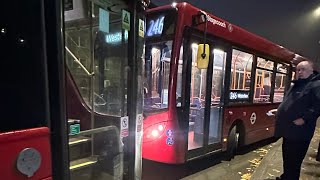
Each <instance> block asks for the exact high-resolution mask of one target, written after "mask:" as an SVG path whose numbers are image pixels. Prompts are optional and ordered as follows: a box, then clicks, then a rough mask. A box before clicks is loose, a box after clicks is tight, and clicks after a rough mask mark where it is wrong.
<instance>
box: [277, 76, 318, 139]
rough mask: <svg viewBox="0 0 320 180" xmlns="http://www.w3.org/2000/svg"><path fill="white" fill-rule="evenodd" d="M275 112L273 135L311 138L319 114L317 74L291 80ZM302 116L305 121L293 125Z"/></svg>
mask: <svg viewBox="0 0 320 180" xmlns="http://www.w3.org/2000/svg"><path fill="white" fill-rule="evenodd" d="M293 84H294V85H293V86H291V87H290V89H289V91H288V92H287V94H286V96H285V97H284V100H283V102H282V103H281V104H280V106H279V107H278V111H277V114H276V129H275V137H284V138H288V139H291V140H302V141H308V140H310V139H311V138H312V136H313V133H314V130H315V127H316V121H317V118H318V117H319V115H320V80H319V75H311V76H310V77H309V78H307V79H299V80H294V81H293ZM298 118H302V119H303V120H304V121H305V123H304V124H303V125H301V126H299V125H295V124H294V122H293V121H294V120H296V119H298Z"/></svg>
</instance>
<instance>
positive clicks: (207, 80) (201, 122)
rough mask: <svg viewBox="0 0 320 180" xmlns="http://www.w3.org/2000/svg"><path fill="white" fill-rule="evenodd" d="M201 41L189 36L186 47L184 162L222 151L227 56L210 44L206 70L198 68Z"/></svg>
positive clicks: (221, 49)
mask: <svg viewBox="0 0 320 180" xmlns="http://www.w3.org/2000/svg"><path fill="white" fill-rule="evenodd" d="M200 43H202V41H201V39H199V38H197V37H196V36H192V37H191V38H190V40H189V41H188V45H187V46H186V51H185V52H186V53H187V54H189V55H188V56H186V57H188V58H187V59H184V63H187V66H186V67H187V69H186V73H185V74H186V76H187V77H185V78H186V79H187V82H188V81H189V83H186V88H185V89H186V92H185V95H186V96H185V99H186V102H187V101H189V102H188V103H186V105H185V108H186V112H189V113H186V115H185V116H188V117H185V118H184V119H185V120H188V121H189V123H188V124H189V129H188V135H187V137H188V154H187V159H190V158H195V157H198V156H202V155H205V154H208V153H211V152H215V151H219V150H220V149H221V147H222V145H221V142H222V136H221V135H222V131H221V130H222V118H223V117H222V114H223V102H224V101H223V99H224V94H223V89H224V74H225V64H226V57H227V53H226V50H225V48H223V46H219V45H218V44H217V43H215V41H212V42H209V43H208V44H209V45H210V50H209V51H210V57H209V66H208V68H207V69H199V68H198V67H197V59H196V57H197V52H198V45H199V44H200Z"/></svg>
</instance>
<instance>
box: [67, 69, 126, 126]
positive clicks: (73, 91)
mask: <svg viewBox="0 0 320 180" xmlns="http://www.w3.org/2000/svg"><path fill="white" fill-rule="evenodd" d="M66 95H67V102H66V103H67V118H68V119H77V120H80V128H81V131H83V130H88V129H91V109H90V107H88V106H87V104H86V103H85V102H84V100H83V98H82V97H81V94H80V92H79V89H78V87H77V85H76V84H75V81H74V80H73V78H72V75H71V73H70V71H69V70H67V72H66ZM94 124H95V127H102V126H108V125H114V126H116V127H118V128H120V117H119V116H111V115H106V114H99V113H97V112H95V113H94Z"/></svg>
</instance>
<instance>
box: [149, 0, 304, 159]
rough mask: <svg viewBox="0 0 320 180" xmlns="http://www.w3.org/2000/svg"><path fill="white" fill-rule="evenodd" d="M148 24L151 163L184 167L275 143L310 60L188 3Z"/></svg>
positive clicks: (155, 13)
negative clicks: (283, 108)
mask: <svg viewBox="0 0 320 180" xmlns="http://www.w3.org/2000/svg"><path fill="white" fill-rule="evenodd" d="M146 23H147V28H146V48H145V81H144V89H145V97H144V115H145V119H144V122H143V123H144V124H143V126H144V127H143V128H144V135H143V158H145V159H149V160H153V161H157V162H163V163H169V164H179V163H184V162H186V161H188V160H191V159H194V158H198V157H201V156H205V155H208V154H211V153H216V152H222V151H227V152H228V154H230V155H233V154H234V152H235V151H236V149H237V148H238V147H239V146H244V145H248V144H252V143H254V142H258V141H260V140H263V139H266V138H270V137H273V134H274V125H275V110H276V108H277V107H278V105H279V103H280V102H281V101H282V99H283V97H284V94H285V92H286V89H287V88H288V86H289V84H290V80H291V77H292V68H293V66H292V62H293V61H301V60H304V59H305V58H303V57H301V56H299V55H297V54H295V53H294V52H292V51H290V50H288V49H286V48H284V47H282V46H280V45H277V44H275V43H272V42H270V41H268V40H266V39H264V38H262V37H260V36H257V35H255V34H253V33H250V32H248V31H246V30H244V29H242V28H240V27H238V26H236V25H233V24H231V23H229V22H227V21H225V20H223V19H221V18H218V17H216V16H214V15H211V14H208V13H206V12H204V11H202V10H200V9H198V8H196V7H194V6H192V5H190V4H188V3H178V4H177V3H174V4H172V5H167V6H163V7H157V8H154V9H151V10H150V11H148V13H147V21H146Z"/></svg>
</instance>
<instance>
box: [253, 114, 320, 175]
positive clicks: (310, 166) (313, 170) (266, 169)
mask: <svg viewBox="0 0 320 180" xmlns="http://www.w3.org/2000/svg"><path fill="white" fill-rule="evenodd" d="M319 141H320V119H318V123H317V127H316V131H315V133H314V136H313V138H312V140H311V143H310V146H309V149H308V152H307V154H306V156H305V158H304V160H303V163H302V166H301V173H300V180H320V162H318V161H316V155H317V152H318V146H319ZM281 145H282V139H279V140H278V141H276V142H275V143H273V144H272V148H271V149H270V150H269V151H268V153H267V154H266V155H265V156H264V157H263V159H262V160H261V162H260V164H259V166H258V167H257V168H256V169H255V171H254V172H253V173H252V175H251V178H250V180H267V179H275V178H276V177H279V176H280V175H281V174H282V172H283V168H282V147H281Z"/></svg>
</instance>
